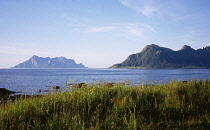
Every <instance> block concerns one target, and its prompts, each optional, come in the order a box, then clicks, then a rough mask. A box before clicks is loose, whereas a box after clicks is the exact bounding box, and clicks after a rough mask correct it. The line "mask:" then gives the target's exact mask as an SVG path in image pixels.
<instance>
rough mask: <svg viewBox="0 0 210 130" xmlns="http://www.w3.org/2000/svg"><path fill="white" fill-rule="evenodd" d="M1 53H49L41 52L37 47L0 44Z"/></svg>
mask: <svg viewBox="0 0 210 130" xmlns="http://www.w3.org/2000/svg"><path fill="white" fill-rule="evenodd" d="M0 53H4V54H15V55H20V54H21V55H34V54H37V53H39V54H47V53H46V52H41V51H39V50H35V49H31V48H30V49H29V48H19V47H11V46H0Z"/></svg>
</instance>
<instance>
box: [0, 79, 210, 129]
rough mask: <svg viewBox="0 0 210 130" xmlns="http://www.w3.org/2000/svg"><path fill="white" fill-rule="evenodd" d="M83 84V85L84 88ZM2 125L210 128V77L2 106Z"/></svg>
mask: <svg viewBox="0 0 210 130" xmlns="http://www.w3.org/2000/svg"><path fill="white" fill-rule="evenodd" d="M80 87H81V86H80ZM0 117H1V118H0V129H2V130H7V129H15V130H16V129H49V130H50V129H132V130H133V129H210V80H205V81H196V80H193V81H191V82H188V83H182V82H177V81H173V82H171V83H168V84H161V85H147V86H146V85H141V86H131V87H127V86H126V85H125V84H115V85H113V84H100V85H97V84H91V85H89V86H82V87H81V88H79V89H77V88H73V89H72V90H71V91H67V92H62V93H57V94H56V93H55V94H51V95H43V96H41V97H30V99H25V98H24V97H20V98H19V99H17V100H16V101H15V102H11V103H7V104H5V105H1V106H0Z"/></svg>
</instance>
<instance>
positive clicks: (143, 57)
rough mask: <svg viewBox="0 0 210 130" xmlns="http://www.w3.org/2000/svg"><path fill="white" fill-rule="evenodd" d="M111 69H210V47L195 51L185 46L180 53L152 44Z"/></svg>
mask: <svg viewBox="0 0 210 130" xmlns="http://www.w3.org/2000/svg"><path fill="white" fill-rule="evenodd" d="M110 68H210V46H208V47H204V48H203V49H198V50H194V49H193V48H191V47H190V46H187V45H184V46H183V47H182V49H180V50H178V51H174V50H171V49H169V48H164V47H160V46H158V45H155V44H152V45H147V46H146V47H145V48H144V49H143V50H142V51H141V52H139V53H136V54H132V55H130V56H129V57H128V58H127V59H126V60H125V61H123V62H122V63H119V64H115V65H113V66H111V67H110Z"/></svg>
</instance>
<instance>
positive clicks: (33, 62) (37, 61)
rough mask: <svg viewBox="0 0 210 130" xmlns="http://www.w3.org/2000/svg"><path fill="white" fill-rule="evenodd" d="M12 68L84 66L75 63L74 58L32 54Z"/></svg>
mask: <svg viewBox="0 0 210 130" xmlns="http://www.w3.org/2000/svg"><path fill="white" fill-rule="evenodd" d="M13 68H85V66H84V65H83V64H82V63H80V64H76V62H75V61H74V60H72V59H66V58H65V57H55V58H50V57H46V58H43V57H38V56H36V55H34V56H33V57H31V58H30V59H29V60H27V61H25V62H23V63H20V64H18V65H16V66H14V67H13Z"/></svg>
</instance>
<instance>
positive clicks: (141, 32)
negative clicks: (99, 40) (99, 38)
mask: <svg viewBox="0 0 210 130" xmlns="http://www.w3.org/2000/svg"><path fill="white" fill-rule="evenodd" d="M86 32H90V33H102V32H106V33H112V34H113V35H116V36H120V37H126V38H132V39H142V38H145V36H146V35H145V33H147V32H152V33H156V32H157V31H156V30H155V29H154V28H153V27H152V26H151V25H148V24H142V23H135V24H114V25H111V26H97V27H89V28H87V30H86Z"/></svg>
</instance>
